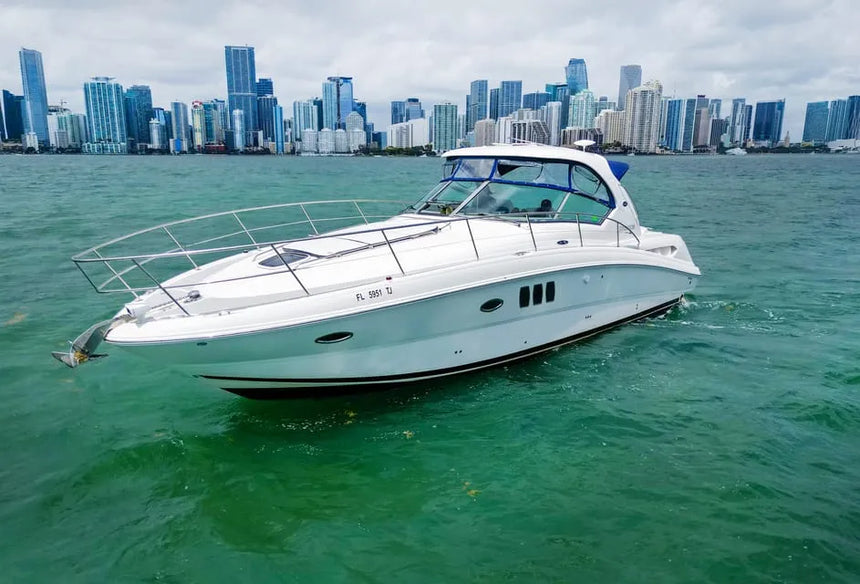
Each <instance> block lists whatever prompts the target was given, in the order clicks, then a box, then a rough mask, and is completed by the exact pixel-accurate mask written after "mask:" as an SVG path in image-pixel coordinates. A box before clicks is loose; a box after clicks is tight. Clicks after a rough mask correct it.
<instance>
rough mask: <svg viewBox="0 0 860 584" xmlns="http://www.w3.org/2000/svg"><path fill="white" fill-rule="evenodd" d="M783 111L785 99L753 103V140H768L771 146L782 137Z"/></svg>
mask: <svg viewBox="0 0 860 584" xmlns="http://www.w3.org/2000/svg"><path fill="white" fill-rule="evenodd" d="M784 113H785V100H784V99H780V100H777V101H760V102H757V103H756V104H755V121H754V122H753V140H755V141H756V142H768V143H769V144H770V145H771V146H773V145H774V144H776V143H777V142H779V140H780V138H781V137H782V118H783V115H784Z"/></svg>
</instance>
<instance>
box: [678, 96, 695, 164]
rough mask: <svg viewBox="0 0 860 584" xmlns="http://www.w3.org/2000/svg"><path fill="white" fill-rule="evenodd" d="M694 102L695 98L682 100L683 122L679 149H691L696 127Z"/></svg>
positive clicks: (688, 150) (685, 150)
mask: <svg viewBox="0 0 860 584" xmlns="http://www.w3.org/2000/svg"><path fill="white" fill-rule="evenodd" d="M696 102H697V100H696V99H695V98H689V99H686V100H684V122H683V126H682V133H681V151H682V152H692V151H693V132H694V131H695V129H696Z"/></svg>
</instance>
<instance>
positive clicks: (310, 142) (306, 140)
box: [301, 129, 319, 154]
mask: <svg viewBox="0 0 860 584" xmlns="http://www.w3.org/2000/svg"><path fill="white" fill-rule="evenodd" d="M318 134H319V132H317V131H316V130H308V129H305V130H304V131H303V132H302V150H301V151H302V152H304V153H307V154H315V153H317V152H318V151H319V141H318V137H319V136H318Z"/></svg>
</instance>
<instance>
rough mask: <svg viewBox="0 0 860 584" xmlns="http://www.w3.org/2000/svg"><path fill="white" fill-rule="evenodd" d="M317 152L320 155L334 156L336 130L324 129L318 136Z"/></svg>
mask: <svg viewBox="0 0 860 584" xmlns="http://www.w3.org/2000/svg"><path fill="white" fill-rule="evenodd" d="M317 150H318V151H319V153H320V154H334V130H332V129H331V128H323V129H322V130H320V131H319V133H318V134H317Z"/></svg>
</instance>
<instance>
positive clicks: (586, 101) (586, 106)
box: [567, 89, 596, 128]
mask: <svg viewBox="0 0 860 584" xmlns="http://www.w3.org/2000/svg"><path fill="white" fill-rule="evenodd" d="M595 115H596V114H595V111H594V94H593V93H591V91H590V90H588V89H583V90H582V91H580V92H579V93H577V94H576V95H572V96H571V97H570V113H569V114H568V122H567V127H568V128H593V127H594V116H595Z"/></svg>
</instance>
